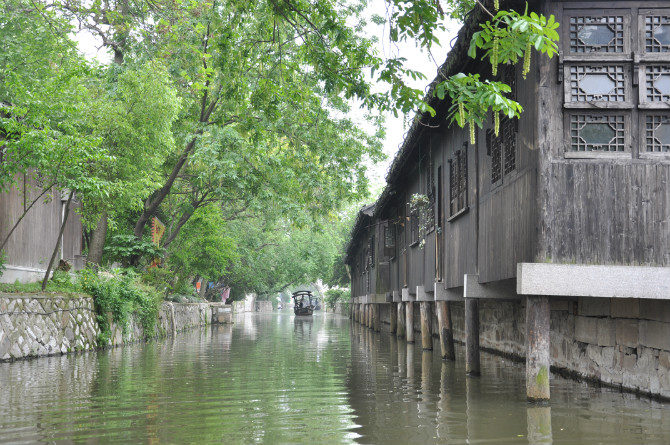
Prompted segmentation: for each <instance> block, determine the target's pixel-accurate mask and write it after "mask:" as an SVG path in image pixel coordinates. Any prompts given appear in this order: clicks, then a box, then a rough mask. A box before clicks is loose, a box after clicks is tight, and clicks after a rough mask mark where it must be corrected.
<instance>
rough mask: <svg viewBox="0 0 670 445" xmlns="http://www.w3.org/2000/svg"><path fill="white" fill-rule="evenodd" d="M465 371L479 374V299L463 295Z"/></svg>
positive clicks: (475, 374) (469, 373)
mask: <svg viewBox="0 0 670 445" xmlns="http://www.w3.org/2000/svg"><path fill="white" fill-rule="evenodd" d="M465 297H466V298H465V372H466V373H467V374H468V375H472V376H477V375H480V374H481V371H480V367H479V301H478V300H477V299H476V298H467V295H466V296H465Z"/></svg>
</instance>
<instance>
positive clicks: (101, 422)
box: [0, 312, 670, 445]
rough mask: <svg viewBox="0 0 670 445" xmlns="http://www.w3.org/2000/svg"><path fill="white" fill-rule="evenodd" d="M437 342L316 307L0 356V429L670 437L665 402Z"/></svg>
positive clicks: (134, 439) (337, 439)
mask: <svg viewBox="0 0 670 445" xmlns="http://www.w3.org/2000/svg"><path fill="white" fill-rule="evenodd" d="M458 353H459V355H458V357H457V361H456V362H455V363H445V362H442V361H441V360H440V358H439V354H438V352H437V351H434V352H424V351H422V350H421V349H420V347H419V346H418V345H409V346H408V345H407V344H406V343H405V342H404V341H397V340H396V339H395V338H394V337H392V336H390V335H388V333H382V334H379V333H374V332H372V331H370V330H369V329H367V328H363V327H361V326H360V325H357V324H351V323H350V322H349V320H348V319H346V318H344V317H341V316H338V315H332V314H323V313H319V314H318V315H316V316H314V317H313V319H303V320H301V319H295V317H294V316H293V315H292V314H290V313H289V312H284V313H274V314H241V315H239V316H238V317H237V319H236V323H235V324H234V325H232V326H230V325H228V326H213V327H210V328H206V329H203V330H199V331H193V332H188V333H182V334H180V335H179V336H178V337H177V338H175V339H169V340H164V341H160V342H152V343H148V344H138V345H133V346H128V347H125V348H118V349H114V350H109V351H102V352H98V353H87V354H81V355H71V356H62V357H60V356H59V357H49V358H41V359H36V360H29V361H22V362H15V363H0V443H15V444H21V443H30V444H32V443H44V444H80V443H86V444H111V443H120V444H173V443H174V444H186V443H189V444H208V443H222V444H227V445H234V444H254V443H261V444H338V443H357V444H438V443H440V444H442V443H444V444H452V443H454V444H456V443H470V444H473V443H481V444H498V443H514V444H529V443H530V444H539V443H554V444H562V443H565V444H575V443H580V444H599V443H605V444H607V443H612V444H614V443H616V444H621V443H628V444H632V443H635V444H643V443H644V444H668V443H670V404H661V403H657V402H653V401H650V400H648V399H645V398H642V399H640V398H637V397H635V396H634V395H630V394H621V393H619V392H616V391H612V390H608V389H599V388H595V387H593V386H588V385H586V384H582V383H577V382H573V381H570V380H564V379H562V378H559V377H556V376H552V380H551V391H552V401H551V403H550V404H549V406H542V407H538V406H533V405H529V404H528V403H527V402H526V400H525V383H524V369H523V366H522V365H519V364H516V363H512V362H510V361H508V360H504V359H502V358H499V357H495V356H490V355H488V354H482V376H481V377H478V378H469V377H466V376H465V372H464V367H463V351H462V348H459V349H458Z"/></svg>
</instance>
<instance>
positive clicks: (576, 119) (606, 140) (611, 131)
mask: <svg viewBox="0 0 670 445" xmlns="http://www.w3.org/2000/svg"><path fill="white" fill-rule="evenodd" d="M625 124H626V119H625V116H624V115H622V114H607V115H593V114H573V115H571V116H570V137H571V147H570V148H571V149H572V150H573V151H605V152H623V151H626V143H625V131H626V128H625V127H626V125H625Z"/></svg>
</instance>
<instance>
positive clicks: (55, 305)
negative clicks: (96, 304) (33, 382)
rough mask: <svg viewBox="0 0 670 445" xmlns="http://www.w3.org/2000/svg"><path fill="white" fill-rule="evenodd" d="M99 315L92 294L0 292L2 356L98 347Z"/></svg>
mask: <svg viewBox="0 0 670 445" xmlns="http://www.w3.org/2000/svg"><path fill="white" fill-rule="evenodd" d="M95 315H96V314H95V310H94V308H93V299H92V298H91V297H89V296H83V295H82V296H80V297H76V298H71V297H65V296H59V295H54V296H36V295H25V296H18V297H17V296H8V295H3V294H0V360H12V359H17V358H23V357H37V356H44V355H54V354H65V353H67V352H70V351H76V350H84V349H92V348H95V347H96V346H97V338H98V333H99V328H98V323H97V321H96V317H95Z"/></svg>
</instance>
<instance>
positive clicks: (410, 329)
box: [405, 301, 414, 343]
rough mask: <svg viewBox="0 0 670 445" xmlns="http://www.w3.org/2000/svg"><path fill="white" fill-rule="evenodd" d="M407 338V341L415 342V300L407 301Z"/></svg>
mask: <svg viewBox="0 0 670 445" xmlns="http://www.w3.org/2000/svg"><path fill="white" fill-rule="evenodd" d="M405 331H406V332H405V338H406V339H407V343H414V302H412V301H406V302H405Z"/></svg>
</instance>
